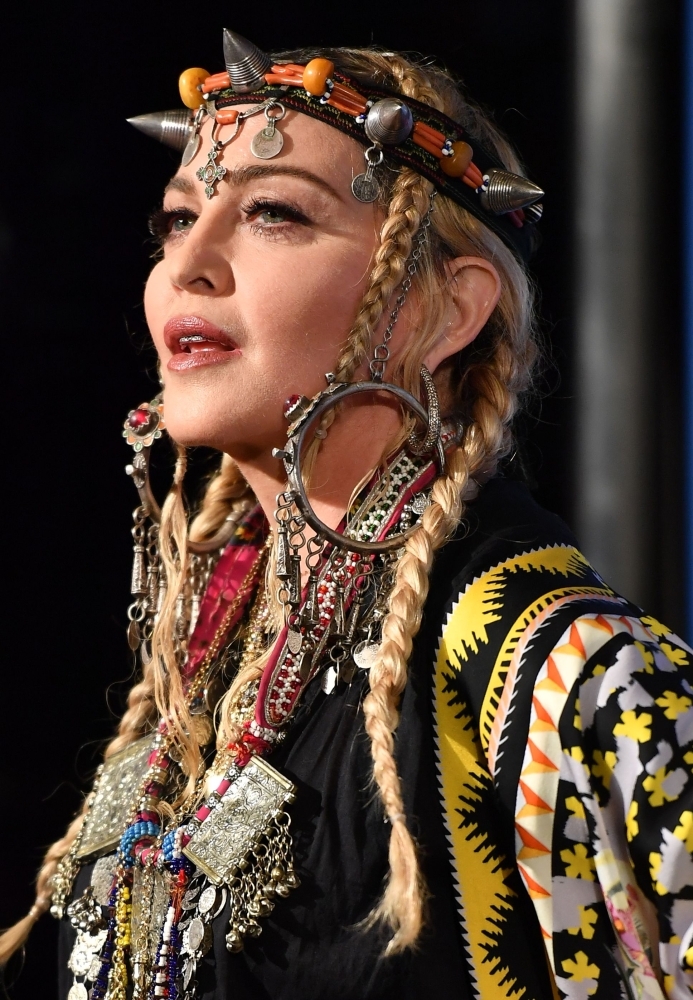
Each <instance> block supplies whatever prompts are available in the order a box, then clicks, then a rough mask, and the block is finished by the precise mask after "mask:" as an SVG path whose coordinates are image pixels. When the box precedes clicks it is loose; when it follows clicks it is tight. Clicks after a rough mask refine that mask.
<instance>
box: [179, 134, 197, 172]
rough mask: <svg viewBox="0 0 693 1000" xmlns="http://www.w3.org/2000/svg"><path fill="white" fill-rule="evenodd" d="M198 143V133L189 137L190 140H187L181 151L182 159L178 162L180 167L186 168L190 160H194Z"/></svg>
mask: <svg viewBox="0 0 693 1000" xmlns="http://www.w3.org/2000/svg"><path fill="white" fill-rule="evenodd" d="M200 142H201V140H200V133H199V132H195V133H194V134H193V135H191V136H190V138H189V139H188V142H187V145H186V147H185V149H184V150H183V157H182V159H181V161H180V164H181V166H182V167H187V165H188V164H189V163H190V162H191V161H192V160H194V159H195V154H196V153H197V151H198V149H199V148H200Z"/></svg>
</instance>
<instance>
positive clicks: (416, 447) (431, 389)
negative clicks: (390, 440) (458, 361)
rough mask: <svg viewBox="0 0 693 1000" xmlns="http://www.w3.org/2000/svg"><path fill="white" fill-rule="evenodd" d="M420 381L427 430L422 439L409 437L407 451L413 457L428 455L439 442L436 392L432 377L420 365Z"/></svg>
mask: <svg viewBox="0 0 693 1000" xmlns="http://www.w3.org/2000/svg"><path fill="white" fill-rule="evenodd" d="M421 381H422V382H423V387H424V391H425V393H426V409H427V410H428V430H427V431H426V434H425V435H424V436H423V438H418V437H417V436H416V434H414V433H411V434H410V435H409V441H408V444H409V450H410V451H411V452H412V453H413V454H414V455H428V454H429V452H432V451H433V449H434V448H435V447H436V446H437V443H438V441H439V440H440V428H441V419H440V403H439V401H438V392H437V390H436V384H435V382H434V381H433V376H432V375H431V373H430V372H429V370H428V368H427V367H426V365H421Z"/></svg>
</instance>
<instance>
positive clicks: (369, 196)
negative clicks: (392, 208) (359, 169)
mask: <svg viewBox="0 0 693 1000" xmlns="http://www.w3.org/2000/svg"><path fill="white" fill-rule="evenodd" d="M379 191H380V185H379V184H378V182H377V181H376V180H375V178H374V177H373V176H371V177H369V176H368V174H358V175H357V176H356V177H354V179H353V181H352V182H351V193H352V194H353V196H354V198H356V199H357V201H362V202H364V204H367V205H368V204H370V203H371V202H373V201H377V200H378V193H379Z"/></svg>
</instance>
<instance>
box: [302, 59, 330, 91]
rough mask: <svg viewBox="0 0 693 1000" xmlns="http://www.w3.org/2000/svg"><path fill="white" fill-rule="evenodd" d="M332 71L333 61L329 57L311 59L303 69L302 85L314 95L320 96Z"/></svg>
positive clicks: (325, 88)
mask: <svg viewBox="0 0 693 1000" xmlns="http://www.w3.org/2000/svg"><path fill="white" fill-rule="evenodd" d="M333 73H334V63H333V62H330V60H329V59H311V61H310V62H309V63H308V65H307V66H306V68H305V69H304V70H303V86H304V87H305V89H306V90H307V91H308V93H309V94H312V95H313V96H314V97H322V95H323V94H324V93H325V91H326V90H327V81H328V80H329V79H330V77H331V76H332V74H333Z"/></svg>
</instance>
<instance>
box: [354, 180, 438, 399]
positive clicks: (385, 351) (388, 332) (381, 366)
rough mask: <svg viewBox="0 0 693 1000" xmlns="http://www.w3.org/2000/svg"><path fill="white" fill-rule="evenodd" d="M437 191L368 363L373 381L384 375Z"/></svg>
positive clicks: (426, 235)
mask: <svg viewBox="0 0 693 1000" xmlns="http://www.w3.org/2000/svg"><path fill="white" fill-rule="evenodd" d="M437 193H438V192H437V191H436V189H435V188H433V190H432V191H431V195H430V201H429V204H428V211H427V212H426V214H425V216H424V217H423V219H422V221H421V225H420V226H419V230H418V232H417V234H416V237H415V239H414V246H413V248H412V251H411V255H410V257H409V263H408V264H407V273H406V275H405V277H404V281H403V282H402V288H401V291H400V293H399V295H398V297H397V301H396V302H395V306H394V309H393V310H392V312H391V313H390V321H389V323H388V324H387V327H386V328H385V332H384V333H383V341H382V343H381V344H378V346H377V347H376V348H374V350H373V358H372V360H371V363H370V370H371V377H372V379H373V381H374V382H382V381H383V378H384V377H385V367H386V365H387V363H388V361H389V360H390V348H389V347H388V344H389V343H390V340H391V338H392V331H393V330H394V328H395V323H396V322H397V319H398V317H399V313H400V309H401V308H402V306H403V305H404V303H405V301H406V298H407V295H408V294H409V289H410V288H411V284H412V280H413V278H414V275H415V274H416V272H417V270H418V267H419V260H420V258H421V254H422V253H423V250H424V246H425V245H426V240H427V238H428V229H429V227H430V225H431V213H432V212H433V203H434V200H435V196H436V194H437Z"/></svg>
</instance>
